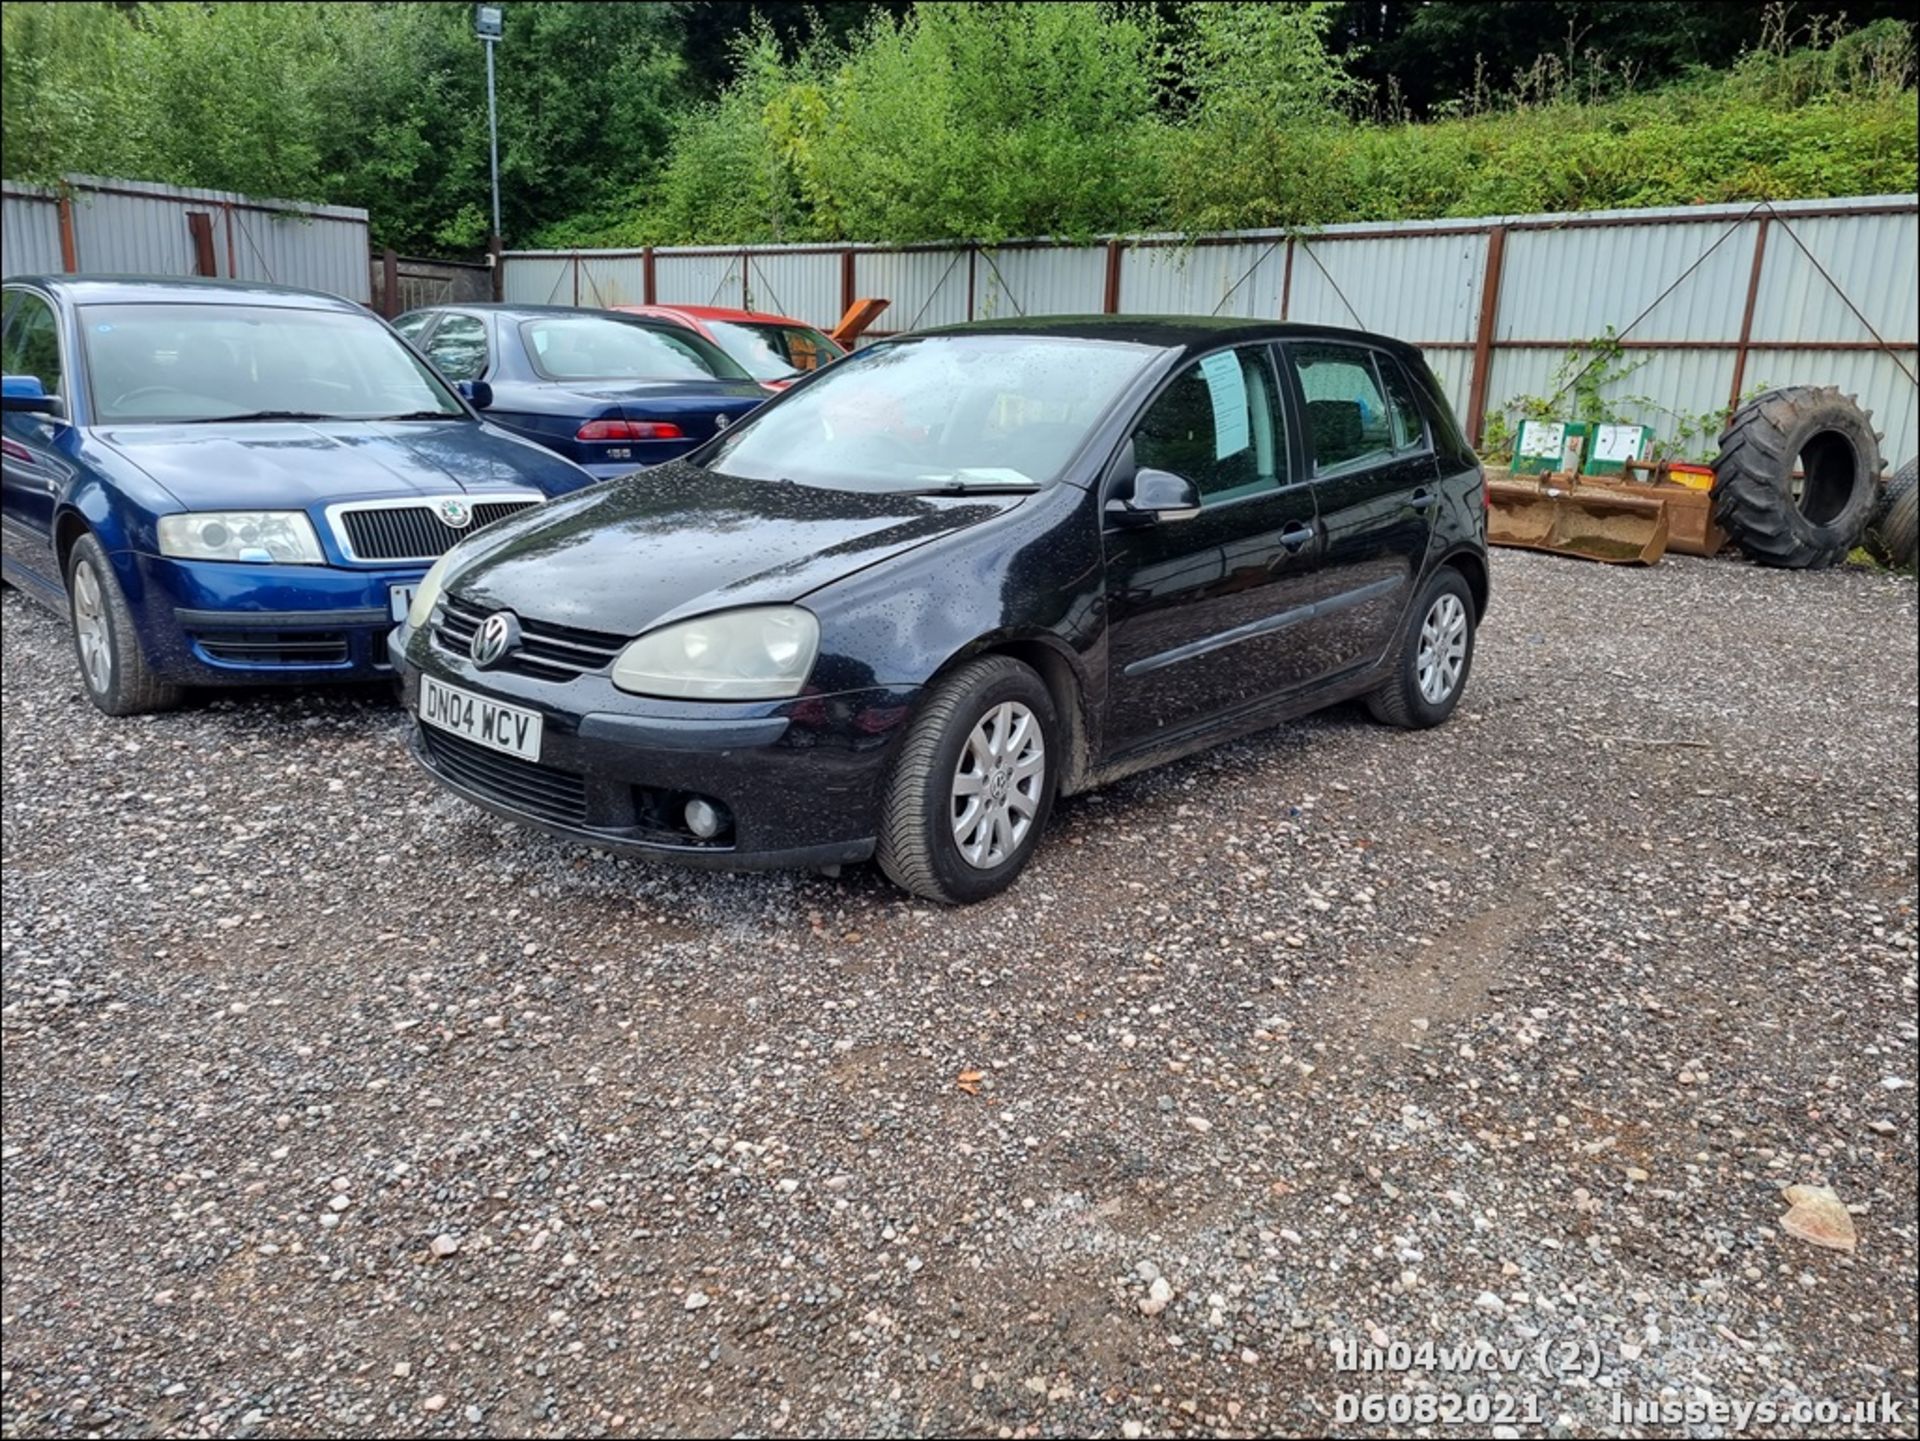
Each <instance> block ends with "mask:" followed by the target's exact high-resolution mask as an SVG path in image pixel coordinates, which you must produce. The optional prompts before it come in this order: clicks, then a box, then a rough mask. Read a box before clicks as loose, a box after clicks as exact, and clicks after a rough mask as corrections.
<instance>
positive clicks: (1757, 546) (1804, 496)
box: [1713, 385, 1880, 570]
mask: <svg viewBox="0 0 1920 1441" xmlns="http://www.w3.org/2000/svg"><path fill="white" fill-rule="evenodd" d="M1796 466H1798V467H1799V468H1800V469H1801V470H1802V472H1803V479H1802V480H1801V481H1800V482H1799V484H1798V485H1797V486H1796V483H1795V481H1794V476H1793V472H1794V469H1795V467H1796ZM1879 475H1880V445H1879V439H1878V437H1877V436H1875V435H1874V433H1873V417H1872V416H1871V415H1869V414H1868V413H1867V412H1866V411H1863V410H1862V409H1861V408H1860V407H1859V406H1858V405H1857V404H1855V403H1854V402H1853V401H1852V400H1850V399H1848V398H1847V397H1846V396H1844V395H1842V394H1841V393H1840V391H1839V389H1838V388H1837V387H1835V386H1831V385H1823V386H1812V385H1796V386H1789V387H1788V388H1787V389H1785V390H1770V391H1768V392H1767V393H1766V394H1765V395H1762V396H1760V397H1758V398H1757V399H1755V400H1753V401H1752V402H1750V403H1749V404H1747V405H1745V406H1743V407H1741V408H1740V410H1738V411H1737V412H1735V414H1734V416H1733V419H1732V420H1731V421H1730V422H1729V423H1728V425H1727V429H1726V431H1725V433H1724V434H1722V435H1721V437H1720V455H1719V458H1718V459H1716V460H1715V461H1714V463H1713V518H1714V520H1716V521H1717V522H1719V524H1720V527H1721V529H1723V530H1725V531H1726V533H1727V535H1728V537H1729V538H1731V539H1732V541H1733V543H1734V544H1735V545H1737V546H1739V547H1740V549H1741V550H1742V551H1743V552H1745V553H1746V555H1747V557H1748V558H1749V559H1751V560H1755V561H1758V562H1759V563H1760V564H1762V565H1774V566H1783V567H1785V568H1787V569H1790V570H1812V569H1816V568H1818V567H1821V566H1828V565H1834V564H1837V563H1838V562H1840V561H1842V560H1845V559H1846V557H1847V553H1848V552H1849V551H1851V550H1852V549H1853V548H1854V547H1855V546H1856V545H1858V544H1859V543H1860V537H1861V536H1862V535H1863V534H1864V533H1865V531H1866V528H1867V522H1868V521H1869V520H1871V519H1872V517H1873V511H1874V505H1875V502H1876V500H1877V499H1878V495H1877V491H1878V479H1879Z"/></svg>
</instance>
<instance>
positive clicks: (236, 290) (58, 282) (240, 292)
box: [6, 275, 366, 311]
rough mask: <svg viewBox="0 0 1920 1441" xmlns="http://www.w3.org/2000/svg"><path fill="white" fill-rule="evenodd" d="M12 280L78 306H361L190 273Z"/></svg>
mask: <svg viewBox="0 0 1920 1441" xmlns="http://www.w3.org/2000/svg"><path fill="white" fill-rule="evenodd" d="M6 283H7V284H8V285H31V286H34V287H36V288H37V289H40V290H45V291H48V292H50V293H52V294H54V295H58V296H61V297H63V298H65V299H67V300H70V301H72V302H73V303H74V304H75V305H114V304H138V303H141V302H148V303H161V304H165V303H173V304H201V305H206V304H213V305H219V304H223V303H224V304H232V305H280V306H287V307H291V308H297V309H310V310H359V311H364V310H365V309H366V307H365V306H362V305H358V304H355V303H354V302H353V301H351V300H347V299H344V298H342V297H341V296H338V295H328V294H326V293H325V292H323V291H318V290H300V289H297V288H295V287H293V286H290V285H258V284H255V283H254V282H252V281H250V280H223V279H215V278H209V277H201V276H187V275H9V276H8V277H7V278H6Z"/></svg>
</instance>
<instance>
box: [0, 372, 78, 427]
mask: <svg viewBox="0 0 1920 1441" xmlns="http://www.w3.org/2000/svg"><path fill="white" fill-rule="evenodd" d="M0 409H4V410H6V411H8V412H24V413H26V414H29V415H49V416H52V417H53V418H54V419H55V420H64V419H65V418H66V414H67V403H66V402H65V401H64V400H62V399H61V398H60V397H59V396H57V395H48V394H47V391H46V387H45V386H43V385H42V384H41V383H40V377H39V376H37V375H9V376H6V377H5V378H4V379H0Z"/></svg>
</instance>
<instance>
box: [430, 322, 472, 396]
mask: <svg viewBox="0 0 1920 1441" xmlns="http://www.w3.org/2000/svg"><path fill="white" fill-rule="evenodd" d="M427 359H429V360H431V361H432V362H433V363H434V365H436V366H437V367H438V368H439V370H440V373H441V374H442V375H444V376H446V378H447V379H448V380H478V379H479V378H480V377H481V376H483V375H485V374H486V373H487V327H486V322H484V321H482V320H480V319H479V318H478V317H477V316H472V315H449V316H448V317H447V318H446V319H445V320H443V321H441V322H440V328H439V329H438V330H436V331H434V333H433V340H432V342H431V343H430V344H429V345H428V346H427Z"/></svg>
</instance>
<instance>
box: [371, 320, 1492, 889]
mask: <svg viewBox="0 0 1920 1441" xmlns="http://www.w3.org/2000/svg"><path fill="white" fill-rule="evenodd" d="M1486 606H1487V561H1486V516H1485V511H1484V485H1483V483H1482V477H1481V473H1480V467H1479V464H1478V462H1477V461H1476V460H1475V458H1474V455H1473V452H1472V451H1471V449H1469V447H1468V445H1467V443H1466V441H1465V440H1464V439H1463V438H1462V437H1461V434H1460V430H1459V427H1458V426H1457V425H1456V424H1455V422H1454V419H1453V416H1452V414H1451V413H1450V411H1449V409H1448V407H1447V403H1446V401H1445V399H1444V398H1443V397H1442V395H1441V392H1440V389H1439V387H1438V385H1437V384H1436V383H1435V382H1434V379H1433V376H1432V374H1431V373H1430V372H1429V371H1428V369H1427V366H1426V364H1425V362H1424V361H1423V360H1422V359H1421V357H1420V354H1419V352H1418V351H1417V350H1415V349H1413V348H1412V347H1410V346H1407V345H1403V344H1401V343H1399V342H1396V341H1392V340H1388V339H1384V338H1382V337H1380V336H1376V335H1366V334H1361V333H1358V332H1354V331H1346V330H1332V329H1323V328H1318V327H1305V326H1298V325H1284V324H1271V323H1265V322H1252V321H1238V320H1202V319H1184V318H1183V319H1162V320H1153V319H1141V318H1137V317H1115V316H1103V317H1093V318H1070V319H1063V318H1051V319H1030V320H1024V321H1018V322H1009V323H1002V322H995V323H983V324H974V325H965V326H957V327H953V328H951V329H944V330H933V331H925V332H921V333H918V334H914V335H909V336H905V337H902V338H899V339H896V340H892V341H888V342H884V343H881V344H877V345H874V346H872V347H871V348H869V349H866V350H863V351H860V352H859V353H857V354H856V355H854V356H852V357H850V358H848V359H846V360H844V361H842V362H840V363H839V364H837V365H834V366H832V367H830V368H828V369H825V370H822V371H820V372H818V373H817V374H816V375H814V376H812V377H810V378H809V379H808V380H806V381H805V382H803V383H802V384H800V385H798V386H796V387H794V388H793V389H792V390H790V391H789V392H787V393H786V394H785V395H783V396H781V397H780V398H779V399H777V400H774V401H771V402H769V403H768V404H767V405H765V406H763V407H762V408H761V409H759V410H758V411H756V412H755V413H754V414H753V416H752V417H751V418H750V419H748V420H746V421H745V422H743V423H741V424H738V425H736V426H734V427H733V428H732V429H730V430H728V431H726V432H724V433H723V434H721V435H719V436H717V437H715V438H714V439H713V440H712V441H709V442H708V443H706V444H705V445H702V446H701V447H699V448H698V449H696V450H694V451H692V452H691V453H689V454H688V455H687V456H685V457H684V458H682V459H680V460H677V461H672V462H669V463H667V464H665V465H660V466H656V467H655V468H653V469H651V470H647V471H642V472H638V473H636V474H634V475H632V476H630V477H627V478H625V479H620V480H615V481H612V482H610V483H608V484H606V485H602V486H596V487H594V488H592V489H590V490H587V491H583V492H580V493H579V494H577V495H574V496H570V497H566V498H564V499H561V500H558V501H555V502H553V503H551V504H548V505H544V506H541V507H539V508H537V509H536V510H533V511H530V512H527V513H526V514H524V515H522V516H519V517H515V518H513V519H510V520H506V521H503V522H501V523H500V524H498V525H495V526H492V527H490V528H489V529H487V530H486V531H484V532H482V533H479V534H476V535H475V536H473V537H472V538H471V539H469V540H468V541H466V542H464V543H462V544H461V545H460V546H458V547H456V548H455V549H454V550H453V551H451V552H449V553H448V554H447V555H446V556H445V557H444V558H443V559H442V560H441V561H440V563H439V564H438V565H436V566H435V567H434V568H433V570H432V571H431V572H429V574H428V575H427V577H426V579H425V580H424V581H423V582H422V584H421V586H420V589H419V591H418V593H417V595H416V597H415V599H414V603H413V608H412V611H411V613H410V614H409V615H408V617H407V621H406V624H404V625H403V626H401V627H400V628H399V629H398V630H396V631H395V632H394V634H393V636H392V637H391V639H390V641H389V645H390V647H391V649H392V651H393V655H394V660H395V664H396V666H397V667H398V668H399V670H400V671H401V673H402V674H403V676H404V677H405V687H406V696H407V702H408V704H409V706H410V707H411V708H412V709H413V711H414V712H415V714H416V715H417V717H418V724H417V726H416V727H415V731H414V740H413V745H414V752H415V755H416V756H417V757H418V759H419V760H420V762H421V763H422V764H423V765H425V766H426V767H427V769H428V770H430V771H431V772H432V773H433V774H434V775H435V776H436V777H438V778H439V779H440V781H441V782H442V783H444V784H445V785H446V786H447V787H448V788H449V789H451V790H453V791H455V792H457V793H458V794H460V795H462V796H464V797H466V798H467V799H468V800H470V801H473V802H475V803H477V804H479V805H482V806H485V807H487V808H488V809H490V810H493V811H495V812H498V813H499V814H501V815H504V816H508V817H511V818H513V819H515V820H518V821H524V822H527V823H529V824H532V825H537V826H541V827H543V828H545V829H547V830H549V831H553V832H555V833H557V834H559V835H562V836H566V837H569V838H571V839H574V840H578V841H582V842H585V843H587V844H591V845H595V846H601V847H606V848H608V849H613V850H623V851H630V852H635V853H638V854H643V855H648V856H656V857H660V858H664V859H672V860H677V861H688V862H694V863H704V864H709V865H717V866H730V867H743V868H744V867H766V866H830V865H837V864H840V863H844V862H855V861H862V860H866V859H868V858H869V857H873V858H877V859H878V860H879V863H880V865H881V868H882V869H883V870H884V871H885V872H886V874H887V875H888V876H890V877H891V878H892V879H893V880H894V881H895V882H896V883H897V884H899V885H901V886H903V887H904V888H906V889H907V890H909V891H913V892H915V893H917V894H919V895H922V896H927V897H930V898H932V899H935V900H939V901H947V902H965V901H974V900H979V899H981V898H983V897H986V896H989V895H992V894H993V893H995V892H996V891H999V890H1000V889H1002V888H1003V887H1005V886H1006V885H1007V884H1008V883H1009V882H1011V881H1012V880H1013V878H1014V877H1015V876H1016V875H1018V874H1019V872H1020V870H1021V868H1022V867H1023V866H1024V865H1025V864H1026V862H1027V860H1028V858H1029V857H1030V856H1031V855H1032V853H1033V849H1034V846H1035V844H1036V843H1037V841H1038V840H1039V837H1040V834H1041V832H1042V831H1043V830H1044V829H1045V828H1046V823H1047V815H1048V812H1049V810H1050V809H1051V807H1052V805H1053V801H1054V798H1055V797H1056V796H1058V795H1066V794H1072V793H1073V792H1076V791H1081V790H1086V789H1088V788H1090V787H1093V786H1098V785H1100V784H1102V783H1103V782H1105V781H1108V780H1111V779H1113V778H1115V777H1117V776H1120V775H1123V774H1126V773H1128V772H1131V771H1136V770H1139V769H1142V768H1143V767H1146V766H1150V765H1155V764H1158V763H1159V762H1162V761H1166V760H1169V759H1171V758H1173V757H1176V756H1180V755H1183V754H1186V753H1188V752H1190V751H1194V750H1197V749H1199V748H1201V747H1204V746H1208V745H1212V744H1215V743H1217V742H1219V741H1223V740H1226V739H1229V738H1231V737H1234V736H1238V735H1242V734H1245V733H1247V732H1249V731H1254V730H1258V729H1260V728H1262V727H1265V726H1270V725H1273V724H1274V723H1276V722H1278V721H1283V720H1286V719H1288V718H1289V717H1292V716H1297V715H1300V714H1302V713H1303V712H1306V711H1310V710H1313V709H1316V708H1318V707H1321V706H1325V705H1329V704H1331V703H1333V702H1336V701H1341V700H1346V699H1350V698H1354V697H1361V698H1364V699H1365V701H1366V703H1367V705H1368V706H1369V708H1370V709H1371V710H1372V712H1373V714H1374V715H1375V716H1376V717H1378V718H1379V719H1381V720H1382V721H1386V722H1388V723H1390V724H1393V725H1398V726H1408V727H1417V726H1431V725H1436V724H1438V723H1439V722H1441V721H1443V720H1445V719H1446V718H1447V716H1448V715H1450V714H1451V713H1452V711H1453V708H1454V707H1455V705H1457V704H1458V703H1459V700H1460V693H1461V690H1462V688H1463V687H1464V686H1465V685H1466V681H1467V673H1468V670H1469V667H1470V666H1471V664H1472V661H1473V640H1474V629H1475V626H1476V625H1477V624H1478V622H1479V620H1480V617H1481V616H1482V615H1483V614H1484V613H1485V611H1486Z"/></svg>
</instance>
